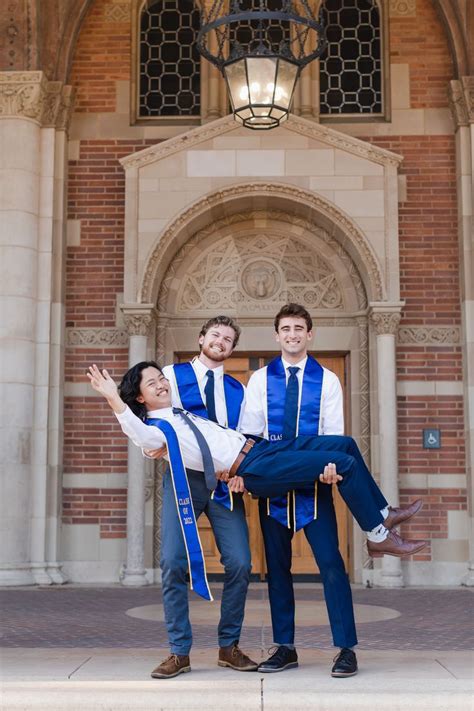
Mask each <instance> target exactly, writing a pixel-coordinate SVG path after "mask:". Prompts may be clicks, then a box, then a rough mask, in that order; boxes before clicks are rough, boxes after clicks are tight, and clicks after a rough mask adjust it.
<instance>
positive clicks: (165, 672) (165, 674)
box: [151, 654, 191, 679]
mask: <svg viewBox="0 0 474 711" xmlns="http://www.w3.org/2000/svg"><path fill="white" fill-rule="evenodd" d="M190 671H191V666H190V664H189V657H188V655H181V654H170V656H169V657H166V659H164V660H163V661H162V662H161V664H159V665H158V666H157V667H156V669H153V671H152V673H151V675H152V677H153V679H171V678H172V677H174V676H178V674H185V673H186V672H190Z"/></svg>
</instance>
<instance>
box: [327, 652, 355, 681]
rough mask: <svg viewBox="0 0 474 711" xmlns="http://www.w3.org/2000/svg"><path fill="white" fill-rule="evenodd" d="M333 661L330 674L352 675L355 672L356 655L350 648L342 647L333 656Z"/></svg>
mask: <svg viewBox="0 0 474 711" xmlns="http://www.w3.org/2000/svg"><path fill="white" fill-rule="evenodd" d="M333 662H334V666H333V668H332V669H331V676H337V677H339V676H354V675H355V674H357V657H356V655H355V652H353V651H352V649H348V648H347V647H343V648H342V649H341V651H340V652H339V654H338V655H337V656H336V657H334V659H333Z"/></svg>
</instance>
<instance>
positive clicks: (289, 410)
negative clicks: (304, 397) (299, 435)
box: [282, 366, 299, 439]
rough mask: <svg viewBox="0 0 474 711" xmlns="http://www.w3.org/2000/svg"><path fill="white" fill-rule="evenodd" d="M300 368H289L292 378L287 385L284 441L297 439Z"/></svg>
mask: <svg viewBox="0 0 474 711" xmlns="http://www.w3.org/2000/svg"><path fill="white" fill-rule="evenodd" d="M298 371H299V368H297V367H295V366H293V367H291V368H288V372H289V373H290V377H289V378H288V382H287V384H286V395H285V411H284V417H283V435H282V436H283V439H293V438H294V437H296V425H297V423H298V394H299V391H298V378H297V376H296V373H297V372H298Z"/></svg>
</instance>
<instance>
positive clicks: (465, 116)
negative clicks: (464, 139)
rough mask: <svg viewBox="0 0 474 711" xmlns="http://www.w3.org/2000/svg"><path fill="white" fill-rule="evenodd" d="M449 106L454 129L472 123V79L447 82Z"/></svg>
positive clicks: (473, 87)
mask: <svg viewBox="0 0 474 711" xmlns="http://www.w3.org/2000/svg"><path fill="white" fill-rule="evenodd" d="M449 104H450V108H451V113H452V115H453V120H454V125H455V127H456V128H459V127H460V126H469V124H471V123H474V77H472V76H469V77H461V79H456V80H453V81H450V82H449Z"/></svg>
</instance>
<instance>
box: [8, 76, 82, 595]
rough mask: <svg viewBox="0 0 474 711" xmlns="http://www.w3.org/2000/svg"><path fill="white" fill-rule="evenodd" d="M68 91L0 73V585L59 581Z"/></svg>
mask: <svg viewBox="0 0 474 711" xmlns="http://www.w3.org/2000/svg"><path fill="white" fill-rule="evenodd" d="M67 97H69V98H70V87H64V86H63V85H62V83H61V82H48V81H47V79H46V77H45V75H44V74H43V73H42V72H3V73H1V74H0V154H1V156H2V164H1V166H0V183H1V185H0V213H1V217H0V219H1V221H2V230H1V236H0V249H1V255H0V262H1V273H0V290H1V297H2V319H1V320H2V333H1V345H2V355H1V363H0V378H1V383H2V387H1V392H2V402H3V405H4V415H3V419H2V428H1V452H2V462H3V467H2V469H3V472H2V481H1V489H0V501H1V504H0V506H1V510H0V521H1V523H0V584H1V585H20V584H31V583H35V582H38V583H43V584H45V583H46V584H49V583H51V582H63V581H64V578H63V577H62V575H61V573H60V570H59V564H58V561H57V558H56V555H57V553H56V548H54V549H51V547H50V545H49V542H50V540H51V539H55V538H56V537H57V530H56V529H57V525H58V497H57V496H55V497H53V501H52V497H51V496H50V493H51V487H52V488H53V489H58V488H59V481H58V477H59V476H60V474H59V462H58V466H57V467H56V469H55V471H54V472H51V470H50V464H51V461H50V453H51V446H50V444H51V442H50V437H49V435H50V430H51V426H52V414H53V413H52V409H53V408H52V382H51V365H52V361H51V352H52V342H53V339H54V338H55V335H54V330H55V326H54V324H53V310H54V309H53V305H54V291H55V285H57V284H59V285H61V286H62V284H63V279H64V271H63V270H61V269H59V270H58V271H57V272H56V271H55V266H56V262H55V260H56V255H57V252H58V250H60V249H61V245H60V244H58V241H57V240H55V239H54V237H55V229H54V224H53V222H54V216H55V206H58V205H59V206H60V209H61V210H62V202H61V194H62V193H61V191H64V182H63V179H64V174H63V173H62V181H61V184H60V185H59V190H57V189H56V190H55V181H56V178H57V168H58V142H57V139H56V128H57V126H58V123H60V122H62V121H63V120H64V117H65V115H67V114H68V107H67V103H68V102H67V100H66V98H67ZM64 129H65V126H63V130H64ZM59 152H60V151H59ZM60 172H61V171H60ZM62 218H63V215H62V214H61V220H62ZM61 239H62V235H60V236H59V241H61ZM56 333H58V330H57V329H56ZM59 333H60V331H59ZM59 367H61V363H59ZM53 399H54V398H53ZM55 409H56V411H59V409H60V408H59V407H58V406H57V407H56V408H55ZM53 529H54V530H53ZM50 573H51V574H50Z"/></svg>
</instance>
